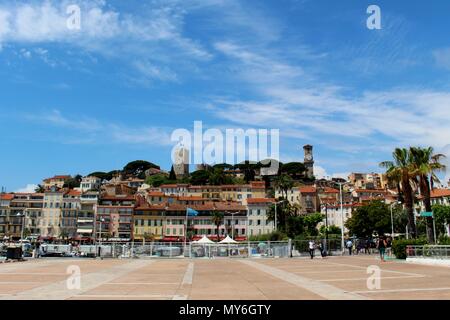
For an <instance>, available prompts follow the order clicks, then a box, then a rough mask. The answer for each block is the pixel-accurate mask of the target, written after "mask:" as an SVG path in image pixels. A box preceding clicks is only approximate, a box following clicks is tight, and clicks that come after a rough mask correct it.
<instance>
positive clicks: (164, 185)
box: [160, 184, 178, 189]
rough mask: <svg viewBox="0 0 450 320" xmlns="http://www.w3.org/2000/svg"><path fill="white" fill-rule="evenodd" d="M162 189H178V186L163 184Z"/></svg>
mask: <svg viewBox="0 0 450 320" xmlns="http://www.w3.org/2000/svg"><path fill="white" fill-rule="evenodd" d="M160 188H172V189H173V188H178V185H177V184H162V185H161V186H160Z"/></svg>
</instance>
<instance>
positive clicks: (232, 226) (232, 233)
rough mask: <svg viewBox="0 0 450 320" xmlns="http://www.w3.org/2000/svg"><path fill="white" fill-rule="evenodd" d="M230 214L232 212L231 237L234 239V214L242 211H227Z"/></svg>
mask: <svg viewBox="0 0 450 320" xmlns="http://www.w3.org/2000/svg"><path fill="white" fill-rule="evenodd" d="M227 213H229V214H231V237H232V238H233V240H234V229H235V227H236V226H235V224H234V215H235V214H239V213H240V212H227Z"/></svg>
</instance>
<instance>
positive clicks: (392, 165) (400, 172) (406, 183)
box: [380, 148, 417, 238]
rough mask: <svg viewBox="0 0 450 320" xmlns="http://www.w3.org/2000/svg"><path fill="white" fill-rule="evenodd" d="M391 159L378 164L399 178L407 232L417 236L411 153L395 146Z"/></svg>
mask: <svg viewBox="0 0 450 320" xmlns="http://www.w3.org/2000/svg"><path fill="white" fill-rule="evenodd" d="M392 156H393V158H394V160H393V161H384V162H382V163H380V166H381V167H383V168H386V170H387V171H386V174H387V176H390V177H397V178H398V179H399V180H400V187H401V190H402V193H403V197H404V202H405V207H406V210H407V213H408V232H409V234H410V235H411V236H412V237H413V238H416V237H417V230H416V224H415V222H414V197H413V188H412V186H411V180H412V179H413V177H414V171H413V168H412V165H411V162H412V161H411V154H410V152H409V151H408V150H407V149H405V148H396V149H395V150H394V152H393V154H392Z"/></svg>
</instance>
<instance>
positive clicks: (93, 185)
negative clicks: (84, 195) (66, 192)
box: [80, 176, 102, 192]
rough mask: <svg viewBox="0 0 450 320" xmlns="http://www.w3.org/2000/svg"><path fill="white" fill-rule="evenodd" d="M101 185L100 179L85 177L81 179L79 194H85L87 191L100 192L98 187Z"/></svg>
mask: <svg viewBox="0 0 450 320" xmlns="http://www.w3.org/2000/svg"><path fill="white" fill-rule="evenodd" d="M101 184H102V179H100V178H97V177H94V176H87V177H83V178H82V180H81V183H80V191H81V192H87V191H90V190H92V191H98V190H100V186H101Z"/></svg>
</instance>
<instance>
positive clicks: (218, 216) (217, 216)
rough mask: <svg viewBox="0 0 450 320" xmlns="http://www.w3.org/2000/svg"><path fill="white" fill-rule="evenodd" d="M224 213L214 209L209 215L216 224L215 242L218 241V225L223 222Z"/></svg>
mask: <svg viewBox="0 0 450 320" xmlns="http://www.w3.org/2000/svg"><path fill="white" fill-rule="evenodd" d="M223 219H224V214H223V212H220V211H214V212H213V214H212V215H211V220H212V223H213V224H214V225H215V226H216V230H217V242H220V226H221V225H222V223H223Z"/></svg>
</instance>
